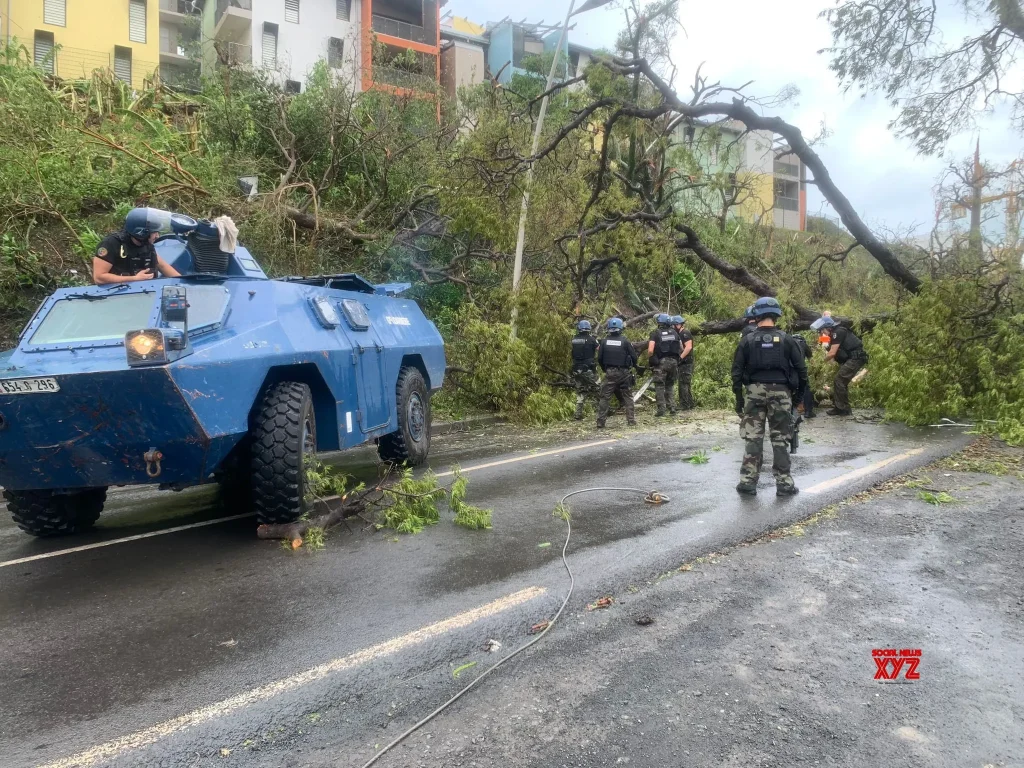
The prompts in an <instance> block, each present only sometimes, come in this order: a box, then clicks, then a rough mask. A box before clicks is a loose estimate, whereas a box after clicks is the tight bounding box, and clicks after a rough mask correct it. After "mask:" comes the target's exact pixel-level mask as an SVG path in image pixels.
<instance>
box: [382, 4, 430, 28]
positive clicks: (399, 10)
mask: <svg viewBox="0 0 1024 768" xmlns="http://www.w3.org/2000/svg"><path fill="white" fill-rule="evenodd" d="M373 15H374V16H383V17H384V18H385V19H391V20H392V21H402V22H405V23H406V24H411V25H412V26H414V27H422V26H423V0H374V3H373Z"/></svg>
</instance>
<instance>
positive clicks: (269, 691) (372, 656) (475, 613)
mask: <svg viewBox="0 0 1024 768" xmlns="http://www.w3.org/2000/svg"><path fill="white" fill-rule="evenodd" d="M545 594H547V590H546V589H544V588H543V587H529V588H528V589H524V590H521V591H519V592H514V593H513V594H511V595H506V596H505V597H501V598H498V599H497V600H495V601H493V602H490V603H487V604H486V605H481V606H480V607H479V608H474V609H473V610H471V611H466V612H465V613H460V614H458V615H457V616H452V617H451V618H450V619H445V620H444V621H439V622H437V623H436V624H430V625H428V626H426V627H423V628H421V629H417V630H415V631H414V632H410V633H409V634H407V635H402V636H401V637H396V638H394V639H393V640H388V641H387V642H384V643H380V644H378V645H374V646H371V647H369V648H365V649H363V650H361V651H356V652H355V653H353V654H350V655H348V656H342V657H341V658H338V659H334V660H333V661H329V662H327V663H326V664H321V665H319V666H316V667H313V668H312V669H307V670H306V671H305V672H300V673H299V674H297V675H293V676H291V677H286V678H284V679H282V680H276V681H275V682H273V683H268V684H267V685H263V686H260V687H259V688H253V689H252V690H249V691H245V692H244V693H240V694H237V695H235V696H232V697H231V698H228V699H224V700H223V701H218V702H217V703H215V704H210V705H209V706H206V707H202V708H201V709H197V710H195V711H193V712H189V713H188V714H186V715H181V716H180V717H176V718H174V719H173V720H168V721H167V722H164V723H160V724H159V725H154V726H151V727H149V728H146V729H144V730H141V731H138V732H137V733H133V734H130V735H128V736H122V737H121V738H119V739H114V740H113V741H108V742H107V743H106V744H100V745H99V746H96V747H92V748H91V749H87V750H86V751H84V752H80V753H78V754H77V755H72V756H71V757H65V758H63V759H61V760H57V761H55V762H52V763H47V764H46V765H42V766H39V768H82V767H83V766H90V765H93V764H95V763H97V762H99V761H100V760H110V759H111V758H114V757H117V756H118V755H120V754H122V753H124V752H128V751H132V750H137V749H142V748H143V747H148V746H149V745H151V744H155V743H156V742H158V741H160V740H161V739H164V738H166V737H168V736H170V735H172V734H174V733H178V732H179V731H183V730H185V729H187V728H191V727H193V726H195V725H200V724H201V723H205V722H208V721H210V720H213V719H215V718H218V717H224V716H225V715H229V714H231V713H232V712H235V711H237V710H239V709H242V708H243V707H248V706H251V705H253V704H258V703H260V702H264V701H268V700H269V699H272V698H274V697H275V696H278V695H280V694H282V693H286V692H288V691H294V690H296V689H297V688H301V687H302V686H304V685H308V684H309V683H313V682H316V681H317V680H322V679H323V678H325V677H327V676H328V675H332V674H334V673H336V672H343V671H345V670H348V669H352V668H353V667H357V666H360V665H363V664H366V663H367V662H371V661H375V660H377V659H380V658H383V657H385V656H391V655H393V654H396V653H398V652H399V651H403V650H405V649H406V648H410V647H412V646H414V645H419V644H420V643H424V642H426V641H427V640H430V639H432V638H435V637H438V636H440V635H444V634H446V633H448V632H452V631H453V630H456V629H462V628H464V627H468V626H469V625H470V624H474V623H475V622H478V621H480V620H481V619H486V618H489V617H491V616H495V615H497V614H499V613H502V612H503V611H507V610H509V609H510V608H514V607H516V606H518V605H523V604H524V603H527V602H529V601H530V600H534V599H536V598H538V597H541V596H542V595H545Z"/></svg>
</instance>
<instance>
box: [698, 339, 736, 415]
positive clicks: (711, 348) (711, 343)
mask: <svg viewBox="0 0 1024 768" xmlns="http://www.w3.org/2000/svg"><path fill="white" fill-rule="evenodd" d="M738 343H739V338H738V337H737V335H736V334H726V335H722V336H698V337H696V338H695V339H694V341H693V361H694V362H693V365H694V368H693V384H692V385H691V389H692V391H693V398H694V400H695V401H696V403H697V405H698V406H700V407H701V408H715V409H728V408H732V406H733V394H732V359H733V355H734V354H735V352H736V345H737V344H738Z"/></svg>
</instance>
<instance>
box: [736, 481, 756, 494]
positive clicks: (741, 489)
mask: <svg viewBox="0 0 1024 768" xmlns="http://www.w3.org/2000/svg"><path fill="white" fill-rule="evenodd" d="M736 493H739V494H742V495H744V496H757V486H756V485H749V484H748V483H740V484H739V485H737V486H736Z"/></svg>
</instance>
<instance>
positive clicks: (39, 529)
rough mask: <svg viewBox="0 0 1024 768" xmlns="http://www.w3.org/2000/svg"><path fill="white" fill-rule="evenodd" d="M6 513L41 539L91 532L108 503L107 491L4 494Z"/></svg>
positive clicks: (100, 489) (22, 527)
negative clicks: (89, 530) (8, 512)
mask: <svg viewBox="0 0 1024 768" xmlns="http://www.w3.org/2000/svg"><path fill="white" fill-rule="evenodd" d="M4 498H5V499H6V500H7V509H8V510H9V511H10V513H11V517H13V518H14V522H15V523H17V524H18V527H19V528H21V530H23V531H25V533H30V534H32V535H33V536H39V537H40V538H50V537H53V536H70V535H72V534H75V533H81V532H82V531H85V530H88V529H89V528H92V527H93V525H95V524H96V521H97V520H99V517H100V513H101V512H102V511H103V505H104V504H105V503H106V501H107V489H106V488H89V489H88V490H85V491H78V492H76V493H67V494H61V493H55V492H54V491H4Z"/></svg>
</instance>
